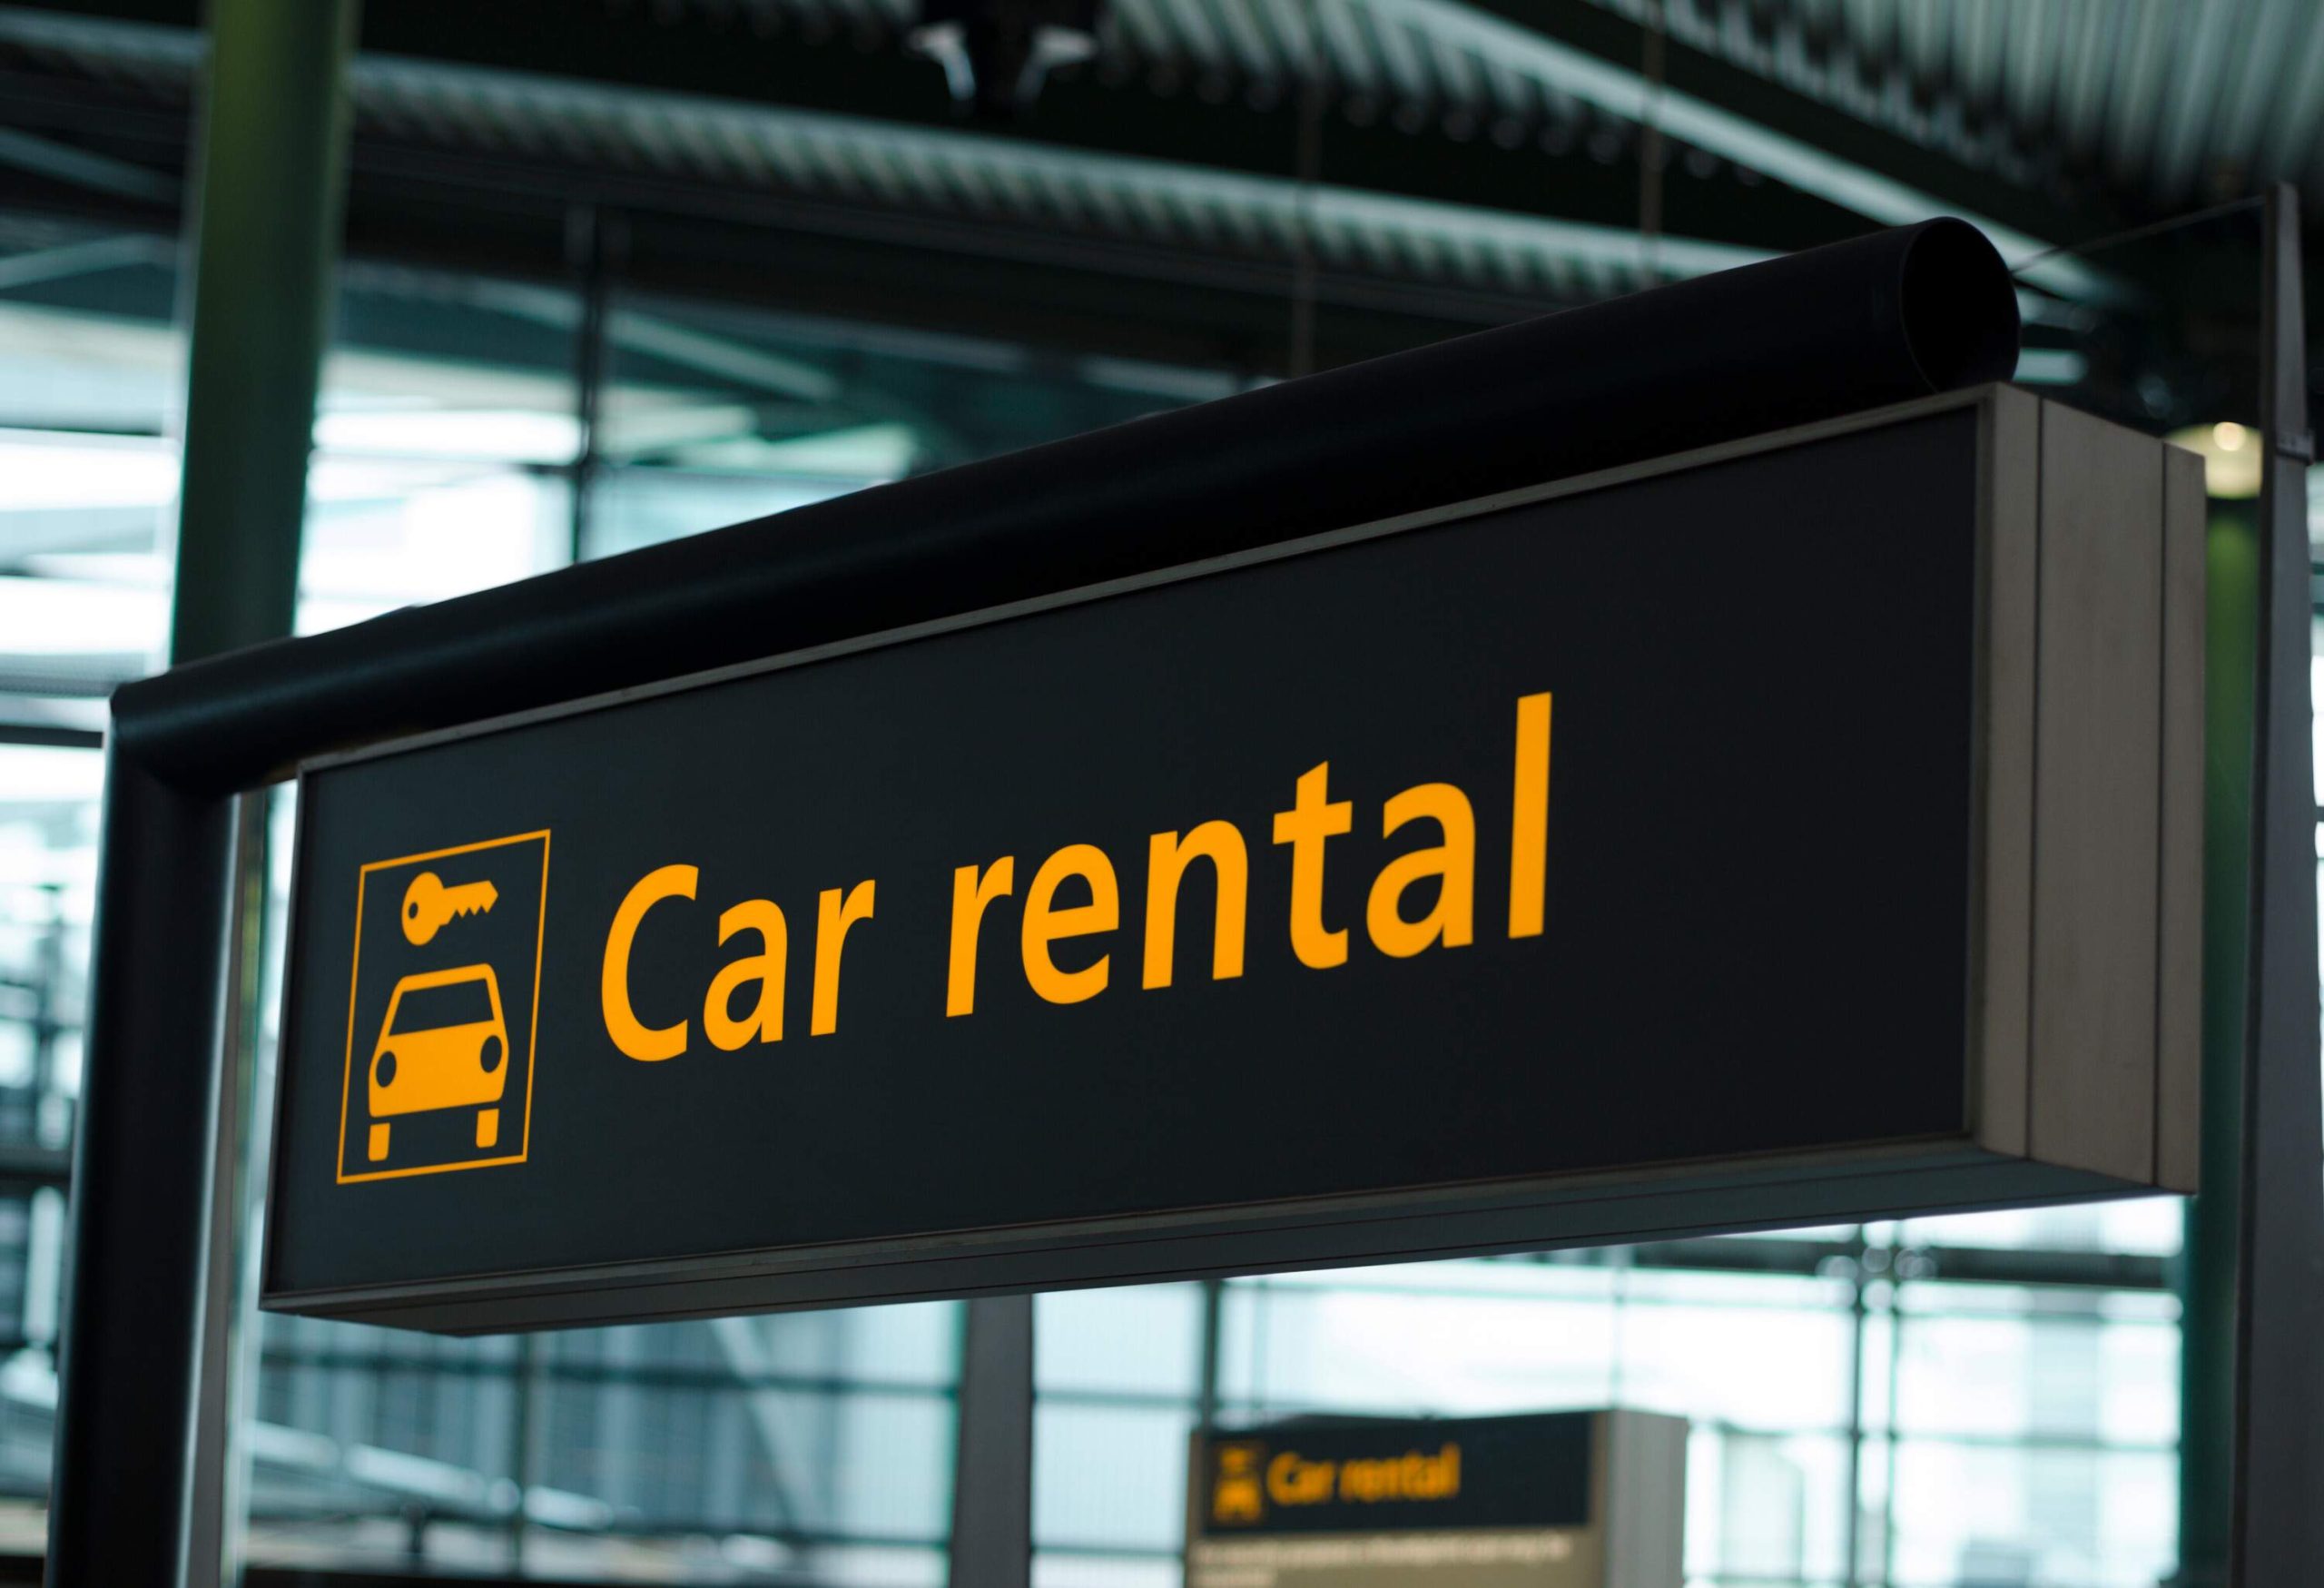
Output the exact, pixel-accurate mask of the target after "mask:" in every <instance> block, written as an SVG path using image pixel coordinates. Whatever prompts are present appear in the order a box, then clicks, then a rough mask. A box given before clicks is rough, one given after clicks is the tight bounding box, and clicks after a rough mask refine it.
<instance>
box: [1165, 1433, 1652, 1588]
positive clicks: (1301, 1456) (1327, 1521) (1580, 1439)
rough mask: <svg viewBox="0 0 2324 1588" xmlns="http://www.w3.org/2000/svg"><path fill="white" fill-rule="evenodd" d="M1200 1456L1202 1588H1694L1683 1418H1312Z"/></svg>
mask: <svg viewBox="0 0 2324 1588" xmlns="http://www.w3.org/2000/svg"><path fill="white" fill-rule="evenodd" d="M1189 1447H1190V1450H1191V1460H1190V1461H1189V1464H1188V1469H1187V1588H1311V1585H1312V1588H1439V1585H1444V1588H1679V1581H1680V1566H1681V1563H1682V1561H1683V1558H1684V1555H1685V1548H1684V1544H1685V1537H1684V1530H1685V1524H1686V1458H1687V1425H1686V1424H1685V1423H1684V1422H1683V1421H1682V1420H1680V1419H1679V1418H1677V1417H1669V1416H1661V1415H1655V1414H1652V1413H1647V1412H1629V1411H1616V1412H1536V1413H1528V1414H1521V1415H1513V1416H1498V1417H1458V1418H1433V1417H1423V1418H1395V1419H1386V1418H1368V1417H1346V1418H1343V1417H1299V1418H1293V1419H1289V1420H1287V1421H1283V1422H1277V1423H1271V1424H1266V1425H1261V1426H1258V1427H1253V1428H1236V1429H1222V1430H1218V1431H1216V1432H1212V1433H1209V1434H1203V1433H1199V1432H1198V1433H1196V1434H1195V1435H1193V1436H1192V1438H1191V1439H1190V1441H1189Z"/></svg>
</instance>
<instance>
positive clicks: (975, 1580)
mask: <svg viewBox="0 0 2324 1588" xmlns="http://www.w3.org/2000/svg"><path fill="white" fill-rule="evenodd" d="M965 1311H966V1314H967V1321H966V1323H965V1325H964V1326H963V1329H962V1336H961V1340H960V1432H959V1435H958V1437H957V1438H956V1440H955V1441H954V1445H953V1452H954V1454H953V1468H952V1560H951V1588H1025V1585H1026V1583H1029V1581H1030V1580H1031V1578H1032V1573H1033V1298H1032V1297H1029V1296H1001V1297H982V1298H980V1299H978V1300H975V1301H971V1302H969V1303H968V1304H967V1305H966V1307H965Z"/></svg>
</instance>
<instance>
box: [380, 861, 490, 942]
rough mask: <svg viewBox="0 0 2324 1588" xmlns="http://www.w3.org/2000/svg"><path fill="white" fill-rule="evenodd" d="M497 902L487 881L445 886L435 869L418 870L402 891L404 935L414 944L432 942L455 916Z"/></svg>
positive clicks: (488, 906) (469, 913) (487, 907)
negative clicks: (417, 873) (430, 870)
mask: <svg viewBox="0 0 2324 1588" xmlns="http://www.w3.org/2000/svg"><path fill="white" fill-rule="evenodd" d="M498 902H500V893H499V890H498V889H497V888H495V887H494V886H493V885H492V883H490V882H489V881H487V882H481V883H462V884H461V885H460V886H458V887H457V888H448V887H446V886H445V885H444V879H443V878H441V877H439V876H438V875H437V874H436V873H434V872H421V873H419V875H418V876H416V877H414V878H412V879H411V886H409V887H408V888H406V889H405V890H404V891H403V934H404V936H405V937H407V938H409V939H410V940H411V941H412V942H415V943H425V942H434V941H435V938H436V934H437V933H438V932H440V931H442V930H443V928H444V923H445V922H448V921H449V920H451V919H452V917H453V916H455V915H472V914H474V913H475V912H478V911H479V910H489V909H491V908H492V907H493V906H494V905H495V904H497V903H498Z"/></svg>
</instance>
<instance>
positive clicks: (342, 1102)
mask: <svg viewBox="0 0 2324 1588" xmlns="http://www.w3.org/2000/svg"><path fill="white" fill-rule="evenodd" d="M536 838H537V839H539V840H540V844H541V899H540V912H539V917H538V922H537V925H536V927H535V929H534V937H533V1007H532V1011H531V1016H530V1027H529V1029H528V1030H527V1033H526V1038H525V1120H524V1126H523V1128H522V1129H521V1130H520V1131H519V1133H518V1135H517V1150H516V1151H515V1152H513V1153H504V1154H502V1155H501V1156H500V1157H498V1158H472V1159H463V1160H461V1161H460V1162H458V1163H428V1164H414V1165H412V1166H411V1167H409V1168H407V1169H369V1170H366V1171H365V1172H363V1173H360V1174H349V1173H348V1172H347V1121H348V1119H349V1117H350V1114H351V1113H352V1111H353V1110H354V1104H355V1004H356V994H357V991H358V990H359V989H358V984H357V981H356V978H357V976H358V975H359V973H360V971H361V967H362V963H363V892H364V889H365V887H366V886H367V885H368V884H369V882H370V879H371V873H373V872H376V871H386V870H388V869H389V868H390V867H392V866H399V865H412V864H416V863H419V862H420V861H423V860H441V859H443V858H444V857H445V856H447V855H453V854H473V853H476V852H477V851H478V850H480V849H500V848H505V847H506V846H507V845H508V844H511V843H531V842H532V841H533V840H534V839H536ZM548 854H549V829H548V828H547V827H543V828H541V829H539V830H538V831H537V832H532V833H509V834H508V835H507V837H505V838H486V839H482V840H480V841H478V842H477V843H456V844H453V845H452V846H451V847H450V848H448V849H430V850H427V851H424V852H423V853H419V854H399V855H397V856H396V857H395V858H394V859H392V860H375V861H370V862H368V863H365V864H364V865H363V866H362V867H361V868H360V869H359V872H358V873H357V875H356V881H355V952H354V953H353V954H352V955H351V956H350V960H349V963H348V969H347V1062H346V1067H345V1068H344V1069H343V1070H341V1071H340V1091H339V1158H338V1160H337V1161H336V1162H335V1163H333V1164H332V1166H331V1169H332V1172H333V1173H334V1174H335V1175H336V1177H337V1179H338V1183H339V1184H340V1185H342V1186H350V1185H354V1184H356V1183H357V1182H359V1181H361V1180H396V1179H407V1178H409V1177H410V1176H412V1175H444V1174H457V1173H458V1172H459V1171H460V1170H462V1169H492V1168H495V1167H496V1166H497V1165H500V1164H507V1163H522V1162H524V1161H525V1159H526V1158H527V1156H528V1155H529V1154H530V1153H531V1151H532V1146H533V1088H534V1086H535V1084H536V1083H537V1081H538V1080H539V1071H540V1064H539V1058H540V1055H539V1053H538V1052H537V1047H538V1045H539V1042H540V1030H541V961H542V949H543V947H544V945H545V944H546V942H547V937H548Z"/></svg>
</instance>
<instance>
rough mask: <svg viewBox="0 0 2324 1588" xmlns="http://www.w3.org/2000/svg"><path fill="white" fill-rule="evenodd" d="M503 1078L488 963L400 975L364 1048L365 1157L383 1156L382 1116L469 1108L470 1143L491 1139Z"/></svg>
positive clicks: (502, 1034)
mask: <svg viewBox="0 0 2324 1588" xmlns="http://www.w3.org/2000/svg"><path fill="white" fill-rule="evenodd" d="M507 1085H508V1026H507V1021H504V1020H503V1019H502V1018H501V1013H500V981H499V978H498V977H497V976H495V975H494V974H493V973H492V967H491V966H490V965H458V966H455V967H453V968H452V969H451V970H448V971H422V972H417V973H415V974H413V975H409V976H406V977H405V978H404V979H403V980H402V981H399V982H397V983H396V990H395V991H394V993H393V994H392V995H390V996H389V1000H388V1018H387V1019H386V1020H384V1021H380V1022H379V1041H377V1042H376V1043H374V1044H373V1045H372V1049H371V1074H370V1097H371V1120H372V1124H371V1137H370V1140H369V1144H368V1145H369V1153H370V1159H371V1161H372V1162H373V1163H377V1162H379V1160H380V1159H384V1158H386V1157H387V1156H388V1121H389V1119H392V1118H393V1117H394V1116H396V1115H398V1114H420V1113H430V1112H433V1111H435V1110H438V1109H466V1108H473V1109H475V1110H477V1116H476V1144H477V1145H478V1147H490V1146H492V1145H494V1144H495V1143H496V1142H497V1141H498V1140H499V1139H500V1109H499V1102H500V1094H501V1093H502V1092H503V1091H505V1090H507Z"/></svg>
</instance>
